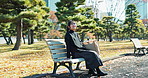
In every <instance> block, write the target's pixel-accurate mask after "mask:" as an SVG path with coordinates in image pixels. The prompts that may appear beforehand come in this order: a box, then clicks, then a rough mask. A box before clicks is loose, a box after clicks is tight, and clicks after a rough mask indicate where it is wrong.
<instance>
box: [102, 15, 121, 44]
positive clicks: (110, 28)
mask: <svg viewBox="0 0 148 78" xmlns="http://www.w3.org/2000/svg"><path fill="white" fill-rule="evenodd" d="M113 18H114V17H112V16H107V17H103V19H102V25H101V27H103V29H105V31H106V35H107V36H108V38H109V41H110V42H112V41H113V38H112V35H113V33H114V32H115V30H117V28H118V27H119V24H117V23H115V21H112V19H113Z"/></svg>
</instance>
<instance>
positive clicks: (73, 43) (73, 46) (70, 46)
mask: <svg viewBox="0 0 148 78" xmlns="http://www.w3.org/2000/svg"><path fill="white" fill-rule="evenodd" d="M76 28H77V25H76V23H75V22H74V21H69V22H68V26H67V33H66V35H65V42H66V46H67V57H68V58H70V57H71V56H72V58H84V59H85V61H86V68H87V69H89V72H88V74H91V75H95V76H105V75H107V73H103V72H102V71H101V70H100V69H99V66H102V65H103V64H102V61H101V59H100V58H99V56H98V54H97V53H96V52H95V51H92V50H88V49H86V48H85V47H83V44H82V43H81V42H80V38H79V37H78V34H77V33H76V32H75V30H76ZM95 70H96V71H97V74H96V73H95Z"/></svg>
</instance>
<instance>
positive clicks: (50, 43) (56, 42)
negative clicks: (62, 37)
mask: <svg viewBox="0 0 148 78" xmlns="http://www.w3.org/2000/svg"><path fill="white" fill-rule="evenodd" d="M47 44H49V45H53V44H63V43H62V42H59V41H55V42H47Z"/></svg>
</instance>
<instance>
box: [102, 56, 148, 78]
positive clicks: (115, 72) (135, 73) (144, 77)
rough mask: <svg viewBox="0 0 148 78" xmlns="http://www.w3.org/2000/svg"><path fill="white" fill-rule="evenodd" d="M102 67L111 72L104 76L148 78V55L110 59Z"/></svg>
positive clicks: (109, 77)
mask: <svg viewBox="0 0 148 78" xmlns="http://www.w3.org/2000/svg"><path fill="white" fill-rule="evenodd" d="M101 69H103V70H104V71H106V72H107V73H108V74H109V75H107V76H105V77H102V78H148V55H144V56H133V55H129V56H124V57H121V58H118V59H114V60H110V61H107V62H105V63H104V66H103V67H102V68H101Z"/></svg>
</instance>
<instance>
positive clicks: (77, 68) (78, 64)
mask: <svg viewBox="0 0 148 78" xmlns="http://www.w3.org/2000/svg"><path fill="white" fill-rule="evenodd" d="M80 63H81V62H78V63H77V67H76V70H80V68H79V66H80Z"/></svg>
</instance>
